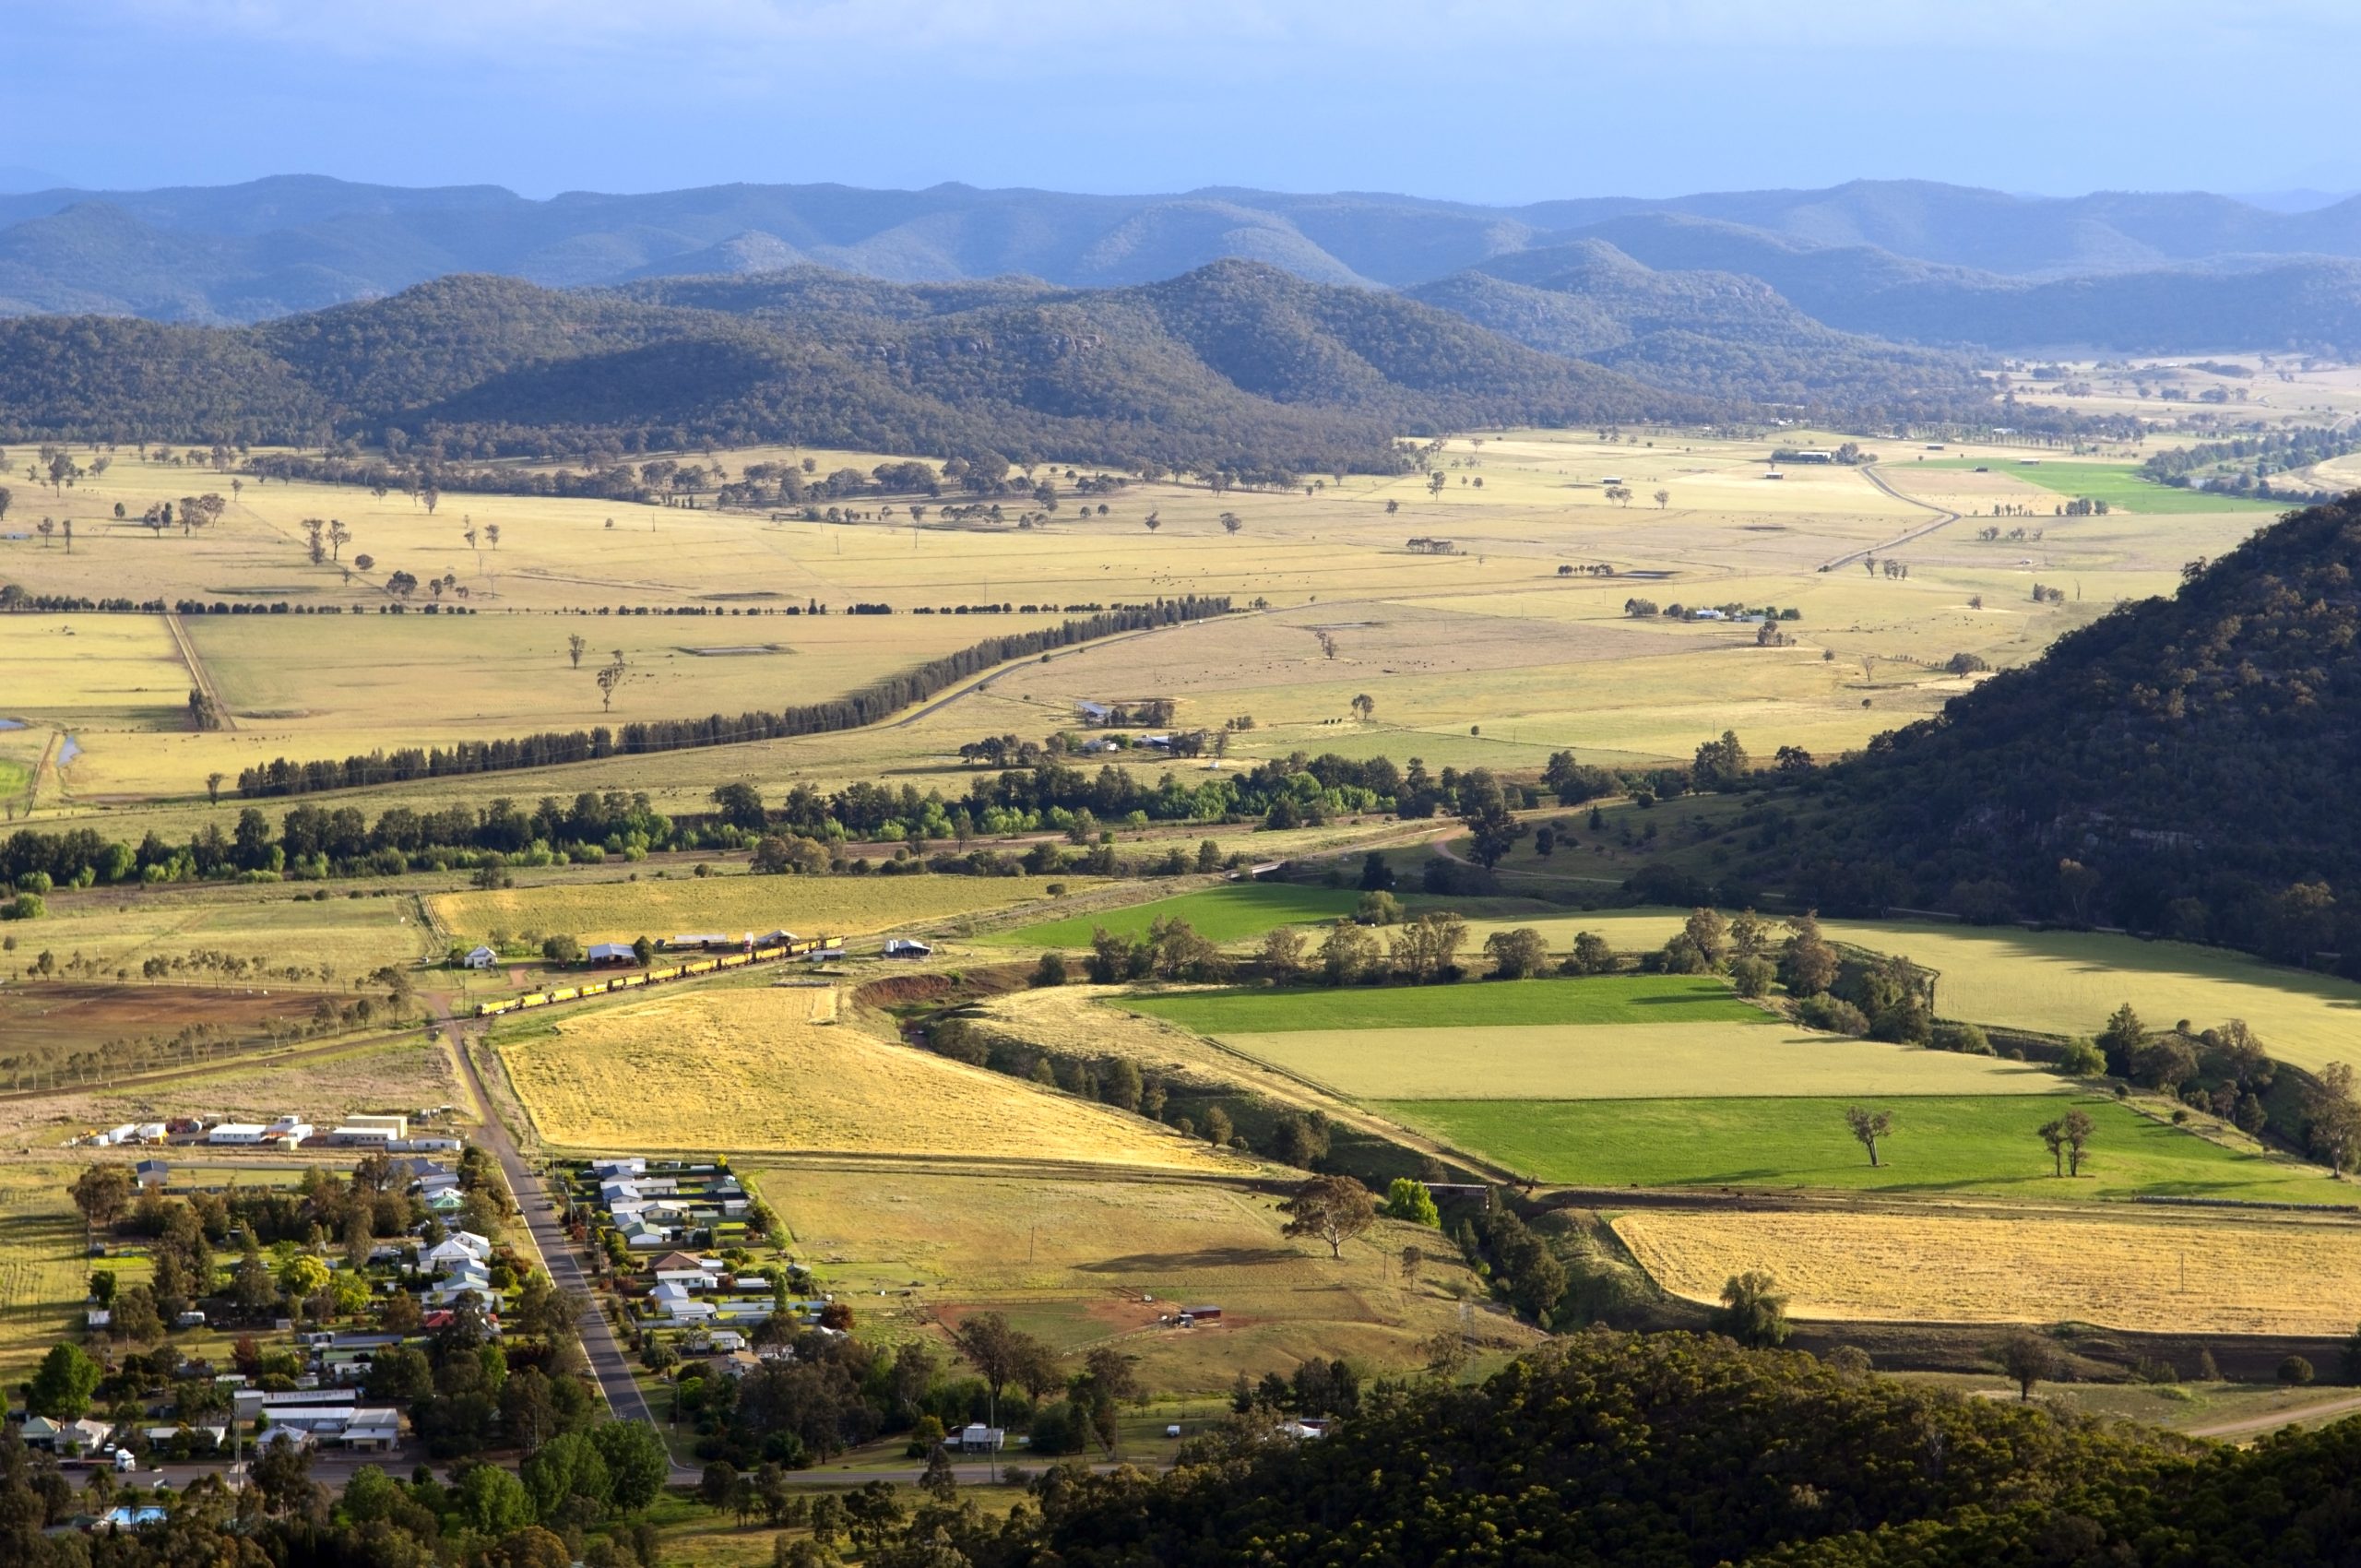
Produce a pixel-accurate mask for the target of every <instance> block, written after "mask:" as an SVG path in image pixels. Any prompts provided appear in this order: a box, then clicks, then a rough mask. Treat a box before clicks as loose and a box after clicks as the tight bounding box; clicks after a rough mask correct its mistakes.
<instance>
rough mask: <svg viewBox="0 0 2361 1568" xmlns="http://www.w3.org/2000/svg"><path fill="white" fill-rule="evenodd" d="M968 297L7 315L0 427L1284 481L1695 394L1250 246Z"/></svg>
mask: <svg viewBox="0 0 2361 1568" xmlns="http://www.w3.org/2000/svg"><path fill="white" fill-rule="evenodd" d="M813 289H814V290H816V289H817V285H816V283H815V284H813ZM691 292H692V294H694V292H696V291H691ZM704 292H705V293H706V295H707V296H711V295H712V294H714V293H715V291H711V290H707V291H704ZM722 292H725V293H726V292H727V291H722ZM969 293H970V294H971V295H973V296H974V298H973V299H972V301H971V300H969V299H967V298H964V297H963V298H960V299H958V300H956V301H951V300H945V301H942V302H939V303H943V304H946V305H950V304H955V305H956V306H957V308H948V309H938V310H932V311H922V310H919V309H918V308H917V307H916V306H915V305H914V304H913V303H912V302H911V298H910V296H909V295H908V291H904V292H903V293H902V294H901V295H900V296H894V295H890V294H888V293H886V292H885V291H864V290H861V289H859V288H855V287H846V288H842V289H839V290H836V291H834V292H832V293H827V294H825V298H826V300H827V304H826V307H825V308H824V309H821V310H818V311H816V312H815V311H811V310H801V309H790V308H789V306H790V304H791V303H793V302H794V301H795V300H796V299H797V298H798V295H797V291H796V290H795V289H794V288H793V287H791V286H790V287H789V288H788V289H785V290H780V289H772V290H769V291H756V292H754V293H753V295H752V296H751V298H752V300H753V301H757V302H760V303H761V307H762V308H761V310H760V313H759V314H740V315H732V314H726V313H724V312H721V311H718V310H712V309H702V308H689V307H687V306H684V305H674V304H668V303H653V302H650V301H648V300H646V299H643V298H633V297H628V296H625V295H622V294H608V293H599V292H588V293H584V292H557V291H550V290H545V289H540V288H537V287H535V286H533V285H530V284H527V283H521V282H516V281H514V280H510V279H497V278H488V277H456V278H448V279H441V280H439V281H436V282H433V283H428V284H422V285H421V286H419V287H417V288H415V289H412V290H409V291H407V292H405V293H403V294H400V295H397V296H396V297H394V298H392V299H389V300H382V301H376V302H373V303H366V304H355V305H348V306H344V307H340V308H338V309H335V310H330V311H325V312H321V313H318V314H315V315H303V316H295V317H291V318H288V319H285V320H281V321H277V322H273V323H270V324H268V325H267V326H264V327H160V326H156V325H153V324H149V323H145V322H137V321H126V320H120V319H112V318H95V317H77V318H73V319H65V320H60V319H32V320H23V321H13V322H7V323H5V324H0V440H22V439H27V438H32V437H65V438H71V439H80V438H89V439H107V440H125V441H128V440H135V439H141V438H146V439H170V440H184V441H185V440H229V441H246V442H263V443H288V444H306V445H324V444H327V443H329V442H330V441H332V440H334V439H337V438H339V437H350V438H359V439H362V440H366V441H369V442H372V443H376V442H386V443H388V444H389V445H393V446H396V447H397V448H399V447H407V446H409V445H410V444H411V438H412V437H417V438H419V439H420V440H421V442H423V443H425V444H427V445H432V446H433V447H434V448H436V449H438V450H440V451H441V452H442V453H443V454H445V456H448V457H518V456H521V457H546V456H552V455H564V456H591V457H599V456H611V457H620V456H621V455H623V454H624V453H627V452H638V451H642V450H646V449H649V448H680V447H683V446H688V445H753V444H758V443H762V442H790V443H797V444H801V445H822V446H840V447H854V448H860V449H866V450H884V451H897V452H916V453H923V454H927V455H930V456H937V457H952V456H977V455H981V454H985V453H990V454H992V455H993V456H995V457H1001V458H1014V459H1015V460H1018V461H1026V460H1029V459H1033V458H1037V457H1059V458H1062V459H1066V460H1073V461H1089V462H1105V463H1115V464H1120V465H1122V466H1124V467H1128V468H1133V469H1151V470H1153V469H1190V470H1192V471H1199V472H1207V473H1210V472H1213V471H1215V470H1216V469H1220V470H1226V471H1230V472H1235V473H1239V474H1241V475H1244V476H1247V477H1252V478H1276V479H1281V480H1286V481H1291V480H1292V479H1293V477H1294V476H1296V475H1298V474H1305V473H1327V472H1342V471H1345V470H1347V469H1350V470H1356V471H1363V470H1366V471H1377V472H1388V471H1392V470H1393V469H1395V468H1397V467H1398V466H1399V465H1400V463H1401V461H1402V459H1401V457H1399V456H1398V455H1397V453H1396V449H1395V445H1394V442H1395V438H1396V437H1397V436H1400V435H1403V434H1411V435H1421V434H1427V435H1431V434H1438V433H1440V432H1442V431H1443V430H1447V429H1457V428H1468V427H1471V426H1481V425H1497V424H1506V423H1537V424H1549V425H1563V424H1584V423H1591V422H1619V421H1626V420H1634V419H1642V418H1659V419H1663V418H1684V417H1685V418H1696V417H1700V416H1703V415H1706V414H1708V413H1709V412H1710V405H1707V404H1705V403H1703V402H1701V401H1699V400H1697V399H1694V398H1688V397H1685V396H1682V395H1679V394H1676V393H1670V392H1665V391H1661V390H1656V389H1652V388H1650V387H1647V386H1643V385H1641V384H1640V383H1638V382H1635V381H1632V380H1631V379H1629V378H1627V377H1624V376H1621V375H1619V374H1616V373H1614V372H1611V371H1608V370H1604V369H1601V368H1599V367H1596V366H1594V365H1589V364H1584V363H1577V362H1571V361H1568V360H1564V359H1560V358H1558V357H1555V356H1552V355H1548V354H1544V353H1541V352H1538V351H1536V350H1532V349H1528V348H1526V347H1525V346H1524V345H1522V344H1519V343H1515V342H1512V341H1510V340H1509V339H1505V338H1501V337H1500V336H1498V335H1496V334H1494V333H1491V332H1488V331H1486V330H1484V329H1483V328H1481V327H1477V326H1474V325H1472V324H1471V323H1469V322H1467V321H1466V320H1465V319H1464V318H1462V317H1459V316H1455V315H1451V314H1449V313H1447V312H1444V311H1440V310H1436V309H1434V308H1432V307H1430V306H1428V305H1423V304H1420V303H1417V302H1415V301H1411V300H1407V299H1404V298H1401V297H1399V296H1395V295H1389V294H1380V293H1370V292H1368V291H1360V290H1350V289H1341V288H1335V287H1325V286H1322V285H1318V284H1312V283H1306V282H1304V281H1302V280H1300V279H1295V278H1292V277H1289V276H1288V275H1287V274H1286V273H1284V272H1281V271H1279V270H1277V269H1276V268H1274V267H1266V266H1262V265H1258V264H1253V263H1247V262H1221V263H1217V264H1215V265H1213V266H1210V267H1204V268H1201V269H1199V270H1198V271H1195V272H1192V273H1190V274H1188V275H1186V276H1184V277H1181V278H1177V279H1170V280H1169V281H1166V282H1162V283H1157V284H1153V285H1149V286H1145V287H1141V288H1135V289H1125V290H1115V291H1103V292H1072V291H1067V292H1060V293H1054V294H1027V293H1026V292H1025V291H1021V290H1008V291H992V290H983V291H969ZM804 297H806V298H809V297H810V293H809V291H807V293H806V295H805V296H804ZM734 303H748V301H747V300H739V301H736V302H734ZM870 305H873V306H875V307H877V308H866V307H867V306H870ZM397 432H398V433H400V434H398V435H397V434H395V433H397Z"/></svg>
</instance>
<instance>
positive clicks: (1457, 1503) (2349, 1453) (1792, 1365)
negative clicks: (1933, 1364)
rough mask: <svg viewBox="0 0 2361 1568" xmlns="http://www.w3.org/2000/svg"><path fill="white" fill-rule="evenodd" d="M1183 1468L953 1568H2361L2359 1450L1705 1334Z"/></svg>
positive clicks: (1530, 1364)
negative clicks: (2040, 1400) (2225, 1440)
mask: <svg viewBox="0 0 2361 1568" xmlns="http://www.w3.org/2000/svg"><path fill="white" fill-rule="evenodd" d="M1184 1458H1185V1459H1186V1460H1187V1461H1188V1462H1186V1463H1184V1465H1183V1466H1182V1467H1181V1468H1180V1469H1178V1470H1176V1471H1175V1472H1173V1473H1172V1474H1171V1475H1169V1476H1168V1477H1165V1478H1161V1479H1146V1478H1145V1477H1142V1476H1139V1475H1137V1474H1135V1473H1126V1474H1119V1475H1112V1476H1102V1477H1088V1478H1086V1477H1080V1476H1062V1477H1059V1478H1055V1479H1054V1481H1053V1483H1052V1484H1050V1485H1046V1486H1044V1488H1043V1489H1042V1517H1041V1519H1040V1521H1039V1522H1038V1524H1034V1523H1032V1522H1031V1521H1029V1520H1026V1519H1025V1518H1023V1517H1022V1516H1020V1517H1019V1519H1018V1521H1017V1522H1016V1523H1015V1524H1014V1525H1013V1526H1010V1527H1009V1528H1008V1529H1007V1530H1006V1531H1004V1532H987V1531H985V1530H981V1529H979V1531H978V1532H977V1534H976V1535H975V1536H973V1537H970V1538H967V1539H964V1540H958V1541H956V1543H955V1544H956V1547H957V1549H958V1550H962V1551H963V1552H964V1553H965V1555H966V1557H967V1560H968V1561H970V1562H974V1563H976V1564H978V1565H979V1568H997V1565H1001V1564H1009V1565H1015V1564H1028V1565H1029V1564H1039V1565H1047V1564H1050V1563H1053V1562H1054V1563H1058V1564H1062V1565H1063V1568H1100V1565H1107V1568H1112V1565H1114V1564H1126V1565H1133V1564H1172V1565H1180V1564H1190V1565H1204V1568H1212V1565H1216V1564H1228V1563H1238V1564H1249V1563H1252V1564H1280V1563H1284V1564H1287V1565H1288V1568H1307V1565H1315V1568H1316V1565H1326V1564H1335V1565H1338V1568H1342V1565H1344V1564H1355V1565H1362V1564H1379V1565H1393V1564H1402V1565H1409V1564H1427V1563H1446V1562H1448V1563H1469V1564H1475V1563H1501V1564H1508V1563H1514V1564H1520V1565H1531V1568H1543V1565H1560V1564H1562V1565H1566V1568H1587V1565H1591V1564H1598V1565H1607V1564H1614V1565H1617V1568H1626V1565H1647V1568H1656V1565H1664V1568H1684V1565H1691V1564H1693V1565H1696V1568H1708V1565H1711V1564H1716V1563H1745V1562H1753V1563H1780V1564H1794V1565H1797V1568H1802V1565H1805V1564H1827V1565H1831V1568H1833V1565H1837V1564H1845V1565H1850V1564H1857V1563H1858V1564H1869V1563H1874V1564H1880V1565H1883V1564H1894V1565H1899V1564H1903V1563H1954V1562H1955V1563H1961V1564H1966V1563H2026V1564H2033V1563H2071V1562H2090V1563H2099V1562H2108V1563H2118V1562H2120V1563H2165V1562H2173V1563H2215V1562H2220V1563H2231V1562H2236V1563H2242V1564H2267V1563H2277V1562H2287V1563H2314V1562H2318V1563H2329V1562H2348V1561H2351V1560H2352V1554H2353V1552H2354V1551H2355V1550H2361V1515H2356V1514H2355V1503H2356V1497H2355V1479H2356V1478H2361V1427H2355V1426H2353V1425H2352V1424H2350V1423H2348V1424H2347V1425H2345V1426H2343V1427H2338V1428H2332V1429H2331V1430H2329V1431H2324V1432H2318V1433H2306V1434H2292V1435H2289V1436H2285V1437H2283V1438H2280V1439H2276V1440H2274V1441H2272V1442H2271V1443H2266V1444H2264V1445H2263V1446H2262V1447H2261V1448H2260V1449H2258V1450H2255V1451H2251V1452H2243V1453H2242V1452H2240V1451H2237V1450H2234V1449H2229V1448H2223V1447H2214V1446H2212V1445H2207V1444H2200V1443H2191V1442H2189V1441H2187V1440H2183V1439H2178V1438H2174V1437H2171V1436H2168V1435H2166V1434H2164V1433H2161V1432H2153V1431H2138V1430H2136V1429H2131V1428H2127V1427H2110V1426H2105V1425H2102V1424H2100V1423H2097V1422H2095V1421H2091V1420H2082V1419H2079V1418H2075V1417H2072V1416H2066V1415H2058V1414H2054V1413H2052V1412H2050V1411H2048V1410H2047V1409H2043V1408H2028V1407H2022V1406H2017V1405H2012V1404H2003V1403H1998V1402H1994V1401H1989V1400H1974V1399H1965V1398H1962V1397H1960V1396H1955V1395H1952V1394H1949V1393H1947V1392H1942V1391H1936V1390H1929V1389H1926V1388H1923V1387H1915V1386H1911V1385H1907V1384H1899V1383H1893V1382H1890V1381H1887V1380H1884V1379H1880V1378H1876V1377H1871V1376H1867V1375H1863V1374H1857V1373H1855V1374H1847V1373H1845V1372H1838V1371H1836V1370H1833V1369H1832V1368H1830V1367H1828V1366H1824V1365H1822V1364H1821V1363H1820V1362H1819V1361H1816V1360H1813V1359H1812V1358H1810V1357H1809V1356H1804V1355H1797V1354H1786V1353H1767V1352H1760V1351H1748V1350H1742V1349H1740V1348H1738V1347H1737V1346H1736V1345H1734V1344H1732V1343H1731V1342H1729V1341H1727V1340H1722V1339H1703V1338H1697V1337H1692V1336H1687V1335H1658V1336H1646V1337H1623V1336H1613V1335H1608V1334H1604V1333H1596V1332H1593V1333H1585V1334H1583V1335H1579V1336H1571V1337H1568V1338H1565V1339H1561V1340H1559V1341H1557V1342H1555V1343H1553V1344H1552V1345H1550V1346H1549V1347H1548V1348H1545V1349H1544V1350H1542V1351H1541V1352H1539V1353H1537V1354H1536V1355H1534V1356H1532V1357H1529V1358H1527V1359H1525V1360H1520V1361H1517V1362H1515V1363H1513V1364H1512V1365H1511V1366H1509V1367H1508V1368H1507V1369H1506V1370H1504V1371H1502V1372H1500V1373H1498V1374H1497V1375H1495V1376H1494V1377H1492V1378H1491V1379H1490V1380H1489V1381H1488V1382H1486V1383H1484V1384H1481V1385H1480V1386H1477V1387H1472V1388H1452V1387H1445V1386H1440V1385H1431V1384H1430V1385H1428V1386H1424V1387H1420V1388H1416V1389H1412V1390H1409V1391H1402V1390H1390V1391H1378V1392H1375V1393H1368V1394H1364V1396H1363V1398H1362V1401H1361V1406H1360V1408H1359V1411H1358V1414H1356V1415H1355V1416H1353V1417H1352V1418H1351V1419H1350V1420H1347V1422H1346V1423H1344V1424H1343V1426H1342V1427H1341V1428H1340V1429H1339V1430H1338V1431H1336V1432H1335V1433H1334V1434H1333V1435H1331V1436H1329V1437H1328V1438H1326V1439H1323V1440H1320V1441H1315V1442H1291V1441H1286V1440H1277V1439H1272V1438H1267V1437H1264V1436H1263V1435H1262V1434H1260V1433H1258V1432H1253V1431H1248V1430H1245V1429H1242V1428H1241V1429H1240V1430H1239V1431H1234V1432H1232V1433H1231V1434H1228V1435H1227V1436H1225V1437H1221V1438H1217V1439H1214V1440H1209V1441H1207V1442H1204V1443H1200V1444H1197V1445H1195V1448H1194V1451H1193V1452H1191V1453H1188V1454H1186V1455H1184ZM944 1544H953V1542H952V1541H951V1540H949V1539H946V1540H944V1541H943V1542H940V1543H938V1545H937V1549H936V1550H938V1552H939V1551H940V1547H941V1545H944ZM927 1561H949V1560H948V1559H944V1558H942V1557H940V1556H939V1555H938V1556H937V1557H935V1558H931V1559H927Z"/></svg>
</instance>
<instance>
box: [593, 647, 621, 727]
mask: <svg viewBox="0 0 2361 1568" xmlns="http://www.w3.org/2000/svg"><path fill="white" fill-rule="evenodd" d="M626 669H627V666H625V665H624V663H623V649H621V648H617V649H615V657H614V658H613V659H611V660H610V661H609V662H607V663H605V664H603V665H600V666H599V707H600V708H601V709H602V710H603V711H605V712H608V713H612V712H613V711H614V710H615V688H616V687H617V686H620V685H622V684H623V675H624V672H625V671H626Z"/></svg>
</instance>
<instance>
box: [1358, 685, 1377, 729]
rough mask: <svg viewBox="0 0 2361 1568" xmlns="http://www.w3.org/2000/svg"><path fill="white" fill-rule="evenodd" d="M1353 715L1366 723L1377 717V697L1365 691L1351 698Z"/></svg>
mask: <svg viewBox="0 0 2361 1568" xmlns="http://www.w3.org/2000/svg"><path fill="white" fill-rule="evenodd" d="M1353 717H1354V718H1355V719H1359V720H1360V721H1361V722H1362V723H1364V724H1366V723H1368V722H1369V721H1370V719H1375V718H1376V717H1377V699H1376V698H1375V697H1373V696H1371V695H1369V694H1368V693H1367V692H1363V693H1361V694H1360V695H1358V696H1356V697H1355V698H1353Z"/></svg>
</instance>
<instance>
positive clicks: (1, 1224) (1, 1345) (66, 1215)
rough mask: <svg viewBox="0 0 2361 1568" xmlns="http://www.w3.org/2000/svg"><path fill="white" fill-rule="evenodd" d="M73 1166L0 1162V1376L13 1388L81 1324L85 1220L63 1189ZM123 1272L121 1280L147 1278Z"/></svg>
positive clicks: (71, 1176)
mask: <svg viewBox="0 0 2361 1568" xmlns="http://www.w3.org/2000/svg"><path fill="white" fill-rule="evenodd" d="M77 1170H79V1168H78V1167H75V1166H67V1165H50V1164H41V1165H14V1164H11V1165H5V1166H0V1234H5V1235H6V1239H7V1240H6V1246H5V1247H0V1380H5V1382H6V1385H7V1386H8V1387H9V1388H11V1389H13V1388H15V1387H16V1385H17V1384H18V1382H20V1381H21V1380H22V1379H24V1378H25V1377H27V1376H28V1375H30V1373H31V1372H32V1369H33V1364H34V1363H35V1362H36V1361H38V1360H41V1358H42V1356H43V1355H45V1354H47V1353H48V1350H49V1348H50V1346H52V1345H53V1344H55V1343H56V1342H57V1341H58V1340H59V1339H62V1338H65V1337H66V1336H68V1334H69V1333H70V1332H71V1331H72V1330H73V1329H75V1328H76V1327H77V1325H78V1324H79V1322H80V1318H79V1313H80V1309H81V1304H82V1299H83V1297H84V1296H85V1295H86V1294H87V1289H86V1287H85V1285H84V1281H85V1280H86V1279H87V1278H88V1277H89V1259H88V1258H86V1257H85V1256H83V1253H82V1221H81V1219H80V1218H79V1217H78V1216H77V1215H76V1214H75V1212H74V1206H73V1204H72V1203H71V1202H69V1201H68V1200H67V1198H66V1195H65V1188H66V1184H67V1183H68V1182H72V1181H73V1180H74V1177H75V1175H76V1174H77ZM146 1272H147V1270H146V1266H145V1265H144V1264H143V1265H140V1266H139V1267H138V1268H136V1269H131V1268H126V1269H125V1270H124V1283H125V1284H132V1283H136V1281H137V1280H138V1279H141V1278H144V1277H146Z"/></svg>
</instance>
